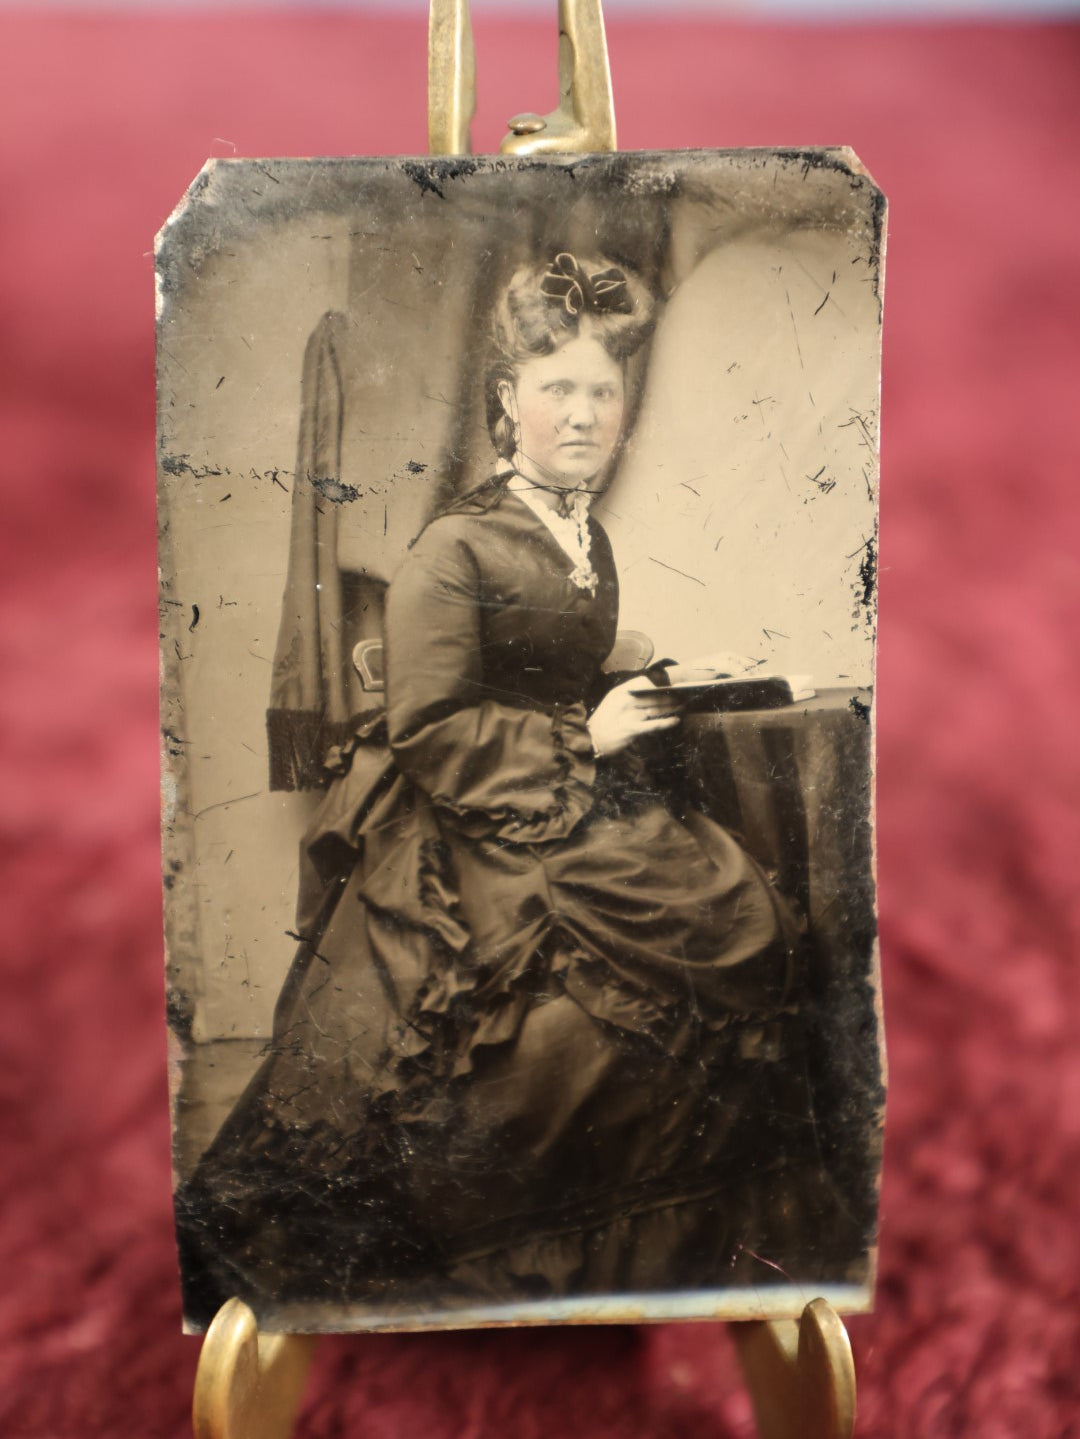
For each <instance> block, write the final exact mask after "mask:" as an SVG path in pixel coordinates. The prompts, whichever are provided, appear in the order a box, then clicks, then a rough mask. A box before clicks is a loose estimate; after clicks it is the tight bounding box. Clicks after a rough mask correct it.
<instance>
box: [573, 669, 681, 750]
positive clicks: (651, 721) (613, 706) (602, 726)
mask: <svg viewBox="0 0 1080 1439" xmlns="http://www.w3.org/2000/svg"><path fill="white" fill-rule="evenodd" d="M651 684H652V681H651V680H650V679H649V677H648V676H647V675H635V677H634V678H633V679H629V680H625V681H624V682H623V683H622V684H621V685H616V686H615V688H614V689H613V690H609V691H608V693H607V694H606V695H605V696H604V698H603V699H602V700H601V701H600V703H599V704H598V705H597V706H596V708H595V709H594V710H593V712H592V714H591V715H590V717H589V734H590V735H591V737H592V743H593V749H594V750H595V751H596V753H597V755H610V754H618V753H619V751H620V750H623V749H625V748H626V746H627V745H628V744H632V743H633V742H634V740H636V739H638V738H639V737H640V736H641V735H646V734H656V732H657V731H658V730H665V729H672V728H673V727H674V726H675V725H677V724H678V723H679V720H680V719H681V718H682V707H681V705H680V703H679V700H678V698H677V697H676V696H675V695H672V694H670V693H668V692H666V691H665V690H664V689H663V688H662V687H660V686H655V687H654V688H655V693H654V692H653V691H652V690H650V691H649V693H648V694H640V693H637V694H635V693H634V692H635V691H641V690H648V689H649V686H650V685H651Z"/></svg>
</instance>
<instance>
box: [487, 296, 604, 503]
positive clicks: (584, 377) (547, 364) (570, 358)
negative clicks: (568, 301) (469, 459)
mask: <svg viewBox="0 0 1080 1439" xmlns="http://www.w3.org/2000/svg"><path fill="white" fill-rule="evenodd" d="M499 393H500V396H501V397H502V401H503V405H504V406H505V407H506V411H507V413H508V414H509V416H510V418H511V419H512V420H513V421H514V422H515V423H516V426H517V431H516V432H517V436H518V449H517V463H518V465H519V467H520V468H521V469H523V470H524V471H525V472H526V473H527V472H528V471H529V470H531V469H532V470H535V471H536V472H537V478H539V479H542V480H543V481H544V482H545V483H548V484H552V485H556V486H558V487H559V488H560V489H568V490H576V489H587V488H589V482H590V481H591V480H592V479H593V478H594V477H595V476H597V475H598V474H600V472H601V471H602V470H603V469H604V467H605V466H606V465H607V463H608V461H609V460H610V459H611V457H612V455H613V454H614V452H615V446H616V445H617V443H618V440H619V432H620V430H621V428H622V420H623V407H624V399H625V393H624V384H623V372H622V366H621V365H620V364H619V363H618V361H617V360H613V359H612V358H611V356H610V355H609V354H608V353H607V351H606V350H605V349H604V347H603V346H602V345H601V344H600V341H599V340H598V339H597V338H596V337H595V336H594V335H593V334H592V333H591V332H590V328H589V326H588V322H587V321H586V322H585V323H583V325H582V328H581V329H580V331H579V332H578V334H577V335H576V336H575V337H574V338H573V339H572V340H568V341H567V342H566V344H565V345H563V346H562V348H561V349H559V350H556V351H555V353H554V354H553V355H540V356H538V357H537V358H536V359H534V360H526V361H525V362H524V363H523V364H522V365H521V366H520V367H519V369H518V375H517V382H516V383H515V384H514V385H511V384H510V383H509V382H508V381H504V382H503V384H502V385H500V387H499Z"/></svg>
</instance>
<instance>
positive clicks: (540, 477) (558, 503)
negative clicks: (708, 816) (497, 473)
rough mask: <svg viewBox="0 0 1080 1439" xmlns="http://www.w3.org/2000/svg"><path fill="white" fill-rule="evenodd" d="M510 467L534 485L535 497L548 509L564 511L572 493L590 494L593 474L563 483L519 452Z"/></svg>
mask: <svg viewBox="0 0 1080 1439" xmlns="http://www.w3.org/2000/svg"><path fill="white" fill-rule="evenodd" d="M510 465H511V468H512V469H513V470H514V472H515V473H516V474H519V475H520V476H521V478H522V479H523V480H528V481H529V482H530V483H531V484H533V485H535V487H536V497H537V499H538V500H540V501H541V503H542V504H544V505H546V506H547V508H548V509H549V510H557V511H560V512H565V510H566V505H567V503H568V501H569V500H570V498H571V496H572V495H576V494H579V493H587V494H589V495H590V496H591V494H592V484H593V481H594V479H595V478H596V477H595V476H588V477H586V478H583V479H581V480H579V481H578V482H577V483H576V484H565V483H562V482H560V481H559V479H558V478H557V477H556V476H555V475H550V474H548V472H547V471H546V470H544V469H542V468H541V467H540V466H539V465H537V464H534V463H533V462H532V461H531V460H529V459H528V458H526V456H525V455H522V454H521V453H520V452H519V453H516V454H515V455H514V457H513V459H512V460H511V461H510Z"/></svg>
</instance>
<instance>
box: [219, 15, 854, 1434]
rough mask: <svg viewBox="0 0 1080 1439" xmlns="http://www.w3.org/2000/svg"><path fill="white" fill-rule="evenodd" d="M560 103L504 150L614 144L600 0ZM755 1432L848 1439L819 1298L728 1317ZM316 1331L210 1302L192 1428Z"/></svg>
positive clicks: (449, 44) (256, 1407) (243, 1428)
mask: <svg viewBox="0 0 1080 1439" xmlns="http://www.w3.org/2000/svg"><path fill="white" fill-rule="evenodd" d="M559 95H560V101H559V107H558V109H557V110H554V111H552V113H551V114H549V115H534V114H532V113H526V114H521V115H515V116H514V118H513V119H512V120H510V121H509V130H510V134H509V135H507V136H505V138H504V139H503V142H502V145H501V146H500V149H501V150H502V151H503V153H504V154H511V155H545V154H567V153H575V154H580V153H583V152H590V151H591V152H596V151H605V150H614V149H615V108H614V102H613V99H612V93H611V72H610V69H609V66H608V53H607V38H606V36H605V33H604V17H603V12H602V9H601V0H559ZM475 109H476V57H475V51H474V49H473V38H472V25H471V22H470V17H469V3H468V0H431V17H430V22H429V28H428V148H429V150H430V152H431V154H433V155H467V154H469V153H470V151H471V148H472V145H471V138H470V134H469V130H470V125H471V122H472V118H473V115H474V113H475ZM731 1330H732V1335H733V1337H734V1340H735V1344H736V1348H737V1349H738V1353H739V1360H740V1363H741V1365H742V1370H743V1376H744V1378H745V1379H746V1385H747V1388H748V1389H749V1390H750V1394H751V1397H752V1399H753V1402H754V1412H755V1414H756V1416H757V1425H758V1434H759V1435H760V1439H850V1436H851V1434H852V1433H853V1431H854V1428H855V1365H854V1361H853V1359H852V1355H851V1345H850V1343H849V1341H848V1336H847V1330H846V1329H845V1328H844V1324H843V1320H842V1319H841V1318H840V1316H839V1315H838V1314H837V1313H836V1312H835V1310H834V1309H833V1308H832V1306H831V1305H830V1304H828V1303H826V1301H825V1300H824V1299H815V1300H813V1301H812V1302H811V1303H810V1304H808V1305H807V1306H806V1308H805V1309H804V1310H803V1312H802V1316H801V1318H799V1319H797V1320H796V1319H772V1320H752V1321H743V1322H739V1323H735V1324H732V1326H731ZM317 1343H318V1339H317V1336H315V1335H312V1334H260V1333H259V1330H258V1326H257V1324H256V1322H255V1316H254V1315H253V1314H252V1312H251V1310H250V1309H249V1308H248V1306H247V1305H246V1304H244V1303H242V1302H241V1301H240V1300H239V1299H230V1300H229V1301H228V1303H226V1304H224V1305H223V1306H222V1307H221V1309H219V1310H218V1313H217V1315H216V1316H215V1318H214V1321H213V1323H212V1324H211V1325H210V1328H209V1330H208V1331H207V1334H206V1338H205V1340H204V1341H203V1347H202V1352H201V1354H200V1355H199V1367H198V1372H197V1374H196V1376H195V1398H194V1404H193V1414H192V1418H193V1424H194V1431H195V1439H289V1436H290V1435H291V1434H292V1427H293V1421H294V1420H295V1418H296V1411H297V1409H298V1408H299V1405H300V1400H301V1397H302V1395H303V1389H304V1384H305V1381H306V1379H307V1373H308V1369H309V1367H310V1364H311V1360H312V1358H313V1356H314V1353H315V1347H316V1344H317Z"/></svg>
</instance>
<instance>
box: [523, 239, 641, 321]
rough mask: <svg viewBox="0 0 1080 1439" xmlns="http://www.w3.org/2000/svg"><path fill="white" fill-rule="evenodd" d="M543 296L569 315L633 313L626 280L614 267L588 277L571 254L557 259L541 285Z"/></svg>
mask: <svg viewBox="0 0 1080 1439" xmlns="http://www.w3.org/2000/svg"><path fill="white" fill-rule="evenodd" d="M540 293H541V294H542V295H544V296H545V297H546V298H547V299H549V300H553V301H555V302H556V303H557V304H561V305H563V306H564V307H565V309H566V312H567V314H570V315H580V314H581V313H582V312H583V311H585V312H588V313H590V314H593V315H605V314H612V315H629V314H631V313H632V312H633V308H634V307H633V304H632V303H631V301H630V292H629V290H628V288H627V284H626V276H625V275H624V274H623V272H622V271H621V270H619V269H616V268H615V266H614V265H613V266H612V267H611V268H610V269H609V270H597V271H595V272H594V273H593V274H591V275H590V274H588V273H587V272H586V271H585V270H583V269H582V267H581V265H580V264H579V263H578V261H577V260H576V259H575V258H574V256H573V255H571V254H569V253H568V252H567V251H565V250H564V251H562V253H561V254H558V255H556V256H555V259H554V261H553V262H552V265H551V267H550V269H548V270H546V271H545V272H544V276H543V279H542V280H541V281H540Z"/></svg>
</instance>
